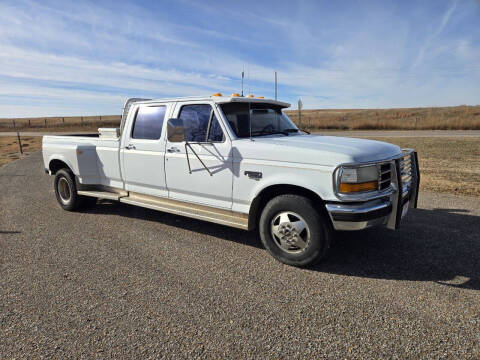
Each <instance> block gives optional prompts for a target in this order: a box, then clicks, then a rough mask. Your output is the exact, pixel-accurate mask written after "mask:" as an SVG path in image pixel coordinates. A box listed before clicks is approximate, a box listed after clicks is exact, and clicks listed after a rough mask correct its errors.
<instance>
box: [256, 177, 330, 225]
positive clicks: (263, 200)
mask: <svg viewBox="0 0 480 360" xmlns="http://www.w3.org/2000/svg"><path fill="white" fill-rule="evenodd" d="M286 194H292V195H300V196H304V197H306V198H308V199H311V200H312V201H313V202H314V203H315V205H316V206H317V207H318V209H319V210H320V211H321V212H323V211H324V206H323V200H322V198H321V197H320V196H319V195H318V194H317V193H315V192H313V191H312V190H308V189H306V188H304V187H301V186H296V185H286V184H285V185H272V186H269V187H267V188H265V189H263V190H262V191H261V192H260V193H259V194H258V195H257V196H256V197H255V199H253V201H252V204H251V206H250V212H249V214H248V228H249V229H250V230H253V229H255V228H256V227H257V226H258V220H259V214H260V213H261V212H262V210H263V208H264V207H265V205H266V204H267V203H268V202H269V201H270V200H271V199H273V198H274V197H276V196H279V195H286Z"/></svg>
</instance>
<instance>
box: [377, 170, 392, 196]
mask: <svg viewBox="0 0 480 360" xmlns="http://www.w3.org/2000/svg"><path fill="white" fill-rule="evenodd" d="M391 182H392V166H391V165H390V163H385V164H381V165H380V174H379V179H378V189H379V190H385V189H388V188H389V187H390V183H391Z"/></svg>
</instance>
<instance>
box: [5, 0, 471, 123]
mask: <svg viewBox="0 0 480 360" xmlns="http://www.w3.org/2000/svg"><path fill="white" fill-rule="evenodd" d="M242 69H245V74H246V85H245V92H246V93H252V94H254V95H256V96H265V97H270V98H273V97H274V71H277V72H278V97H279V99H280V100H283V101H287V102H290V103H292V107H293V108H296V104H297V101H298V99H299V98H301V99H302V102H303V106H304V108H390V107H419V106H453V105H462V104H467V105H476V104H480V0H424V1H409V0H402V1H397V0H395V1H388V0H381V1H373V0H372V1H370V0H356V1H354V0H351V1H343V0H338V1H329V0H323V1H320V0H317V1H298V2H296V1H278V0H277V1H261V0H257V1H245V0H242V1H217V2H216V1H208V0H205V1H198V0H173V1H169V0H163V1H154V0H137V1H120V0H118V1H108V0H107V1H81V0H76V1H69V0H61V1H60V0H59V1H52V0H42V1H31V0H0V118H1V117H29V116H61V115H64V116H68V115H99V114H119V113H120V112H121V108H122V105H123V102H124V101H125V98H127V97H147V98H168V97H178V96H197V95H210V94H212V93H214V92H221V93H223V94H226V95H228V94H231V93H234V92H240V91H241V72H242Z"/></svg>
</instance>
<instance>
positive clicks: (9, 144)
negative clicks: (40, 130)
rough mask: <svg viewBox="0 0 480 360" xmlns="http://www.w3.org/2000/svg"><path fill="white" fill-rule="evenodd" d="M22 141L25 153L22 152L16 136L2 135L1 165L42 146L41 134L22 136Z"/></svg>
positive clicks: (0, 145)
mask: <svg viewBox="0 0 480 360" xmlns="http://www.w3.org/2000/svg"><path fill="white" fill-rule="evenodd" d="M21 141H22V147H23V152H24V155H21V154H20V148H19V146H18V140H17V137H16V136H0V166H2V165H4V164H6V163H9V162H10V161H13V160H18V159H20V158H22V157H23V156H25V155H28V154H29V153H32V152H35V151H37V150H40V149H41V148H42V138H41V137H40V136H35V137H33V136H31V137H22V138H21Z"/></svg>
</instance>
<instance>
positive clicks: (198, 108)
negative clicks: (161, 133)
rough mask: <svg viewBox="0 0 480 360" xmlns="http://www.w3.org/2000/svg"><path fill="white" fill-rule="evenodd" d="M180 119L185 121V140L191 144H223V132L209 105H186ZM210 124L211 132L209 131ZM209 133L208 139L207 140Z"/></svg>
mask: <svg viewBox="0 0 480 360" xmlns="http://www.w3.org/2000/svg"><path fill="white" fill-rule="evenodd" d="M179 118H180V119H182V120H183V126H184V128H185V140H186V141H189V142H206V141H211V142H222V141H223V131H222V128H221V126H220V124H219V122H218V119H217V117H216V116H215V112H214V111H213V109H212V107H211V106H210V105H208V104H195V105H184V106H182V109H181V110H180V115H179ZM209 124H210V130H209ZM207 133H208V139H207Z"/></svg>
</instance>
